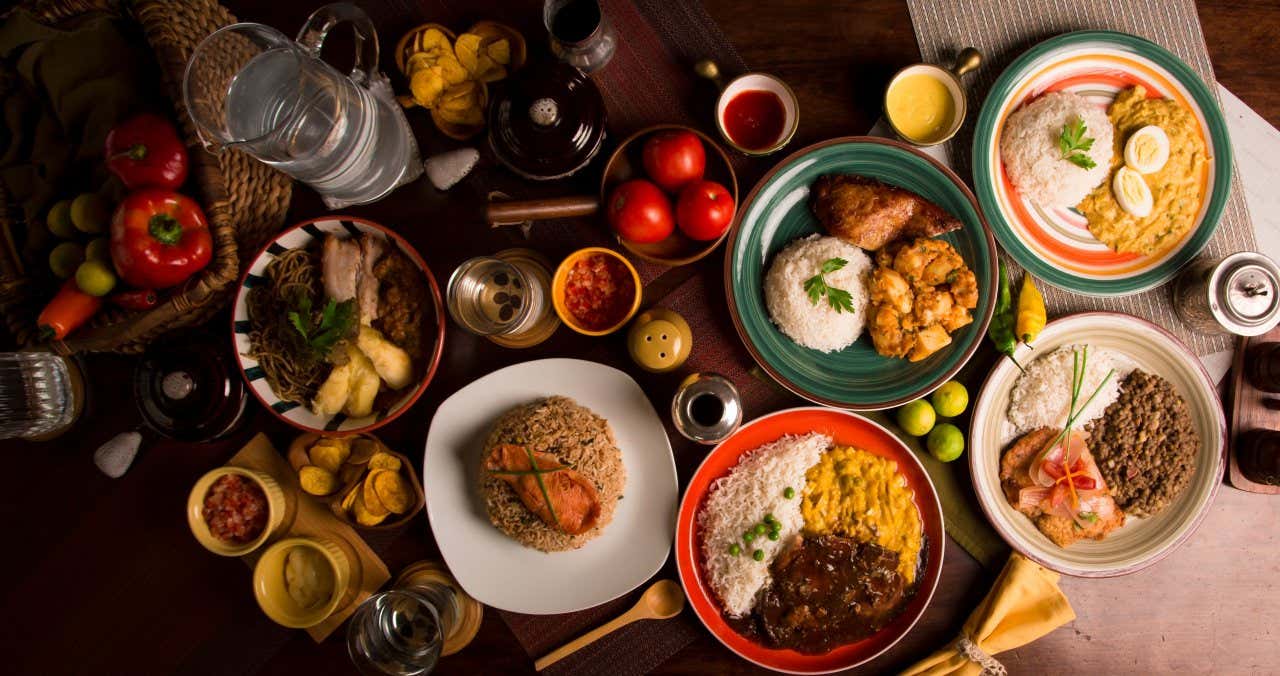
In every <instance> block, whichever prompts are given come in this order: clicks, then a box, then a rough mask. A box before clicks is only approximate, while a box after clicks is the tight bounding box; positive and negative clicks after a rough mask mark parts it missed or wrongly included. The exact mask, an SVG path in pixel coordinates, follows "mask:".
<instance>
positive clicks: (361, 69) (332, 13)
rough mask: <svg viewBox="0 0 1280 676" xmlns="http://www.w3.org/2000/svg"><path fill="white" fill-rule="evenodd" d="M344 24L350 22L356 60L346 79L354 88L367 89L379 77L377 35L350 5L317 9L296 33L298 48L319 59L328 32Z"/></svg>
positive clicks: (347, 3) (367, 18)
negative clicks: (354, 37)
mask: <svg viewBox="0 0 1280 676" xmlns="http://www.w3.org/2000/svg"><path fill="white" fill-rule="evenodd" d="M347 21H349V22H351V27H352V29H354V31H355V36H356V60H355V65H354V66H352V68H351V74H350V76H349V77H350V78H351V79H352V81H354V82H355V83H356V84H358V85H360V86H362V87H367V86H369V83H371V82H373V80H374V78H375V77H376V76H377V73H378V33H377V31H375V30H374V29H373V21H372V20H370V19H369V15H368V14H365V13H364V10H363V9H360V8H359V7H356V6H355V5H353V4H351V3H349V2H335V3H333V4H331V5H325V6H324V7H321V8H320V9H317V10H316V11H315V12H313V13H312V14H311V16H310V17H308V18H307V23H306V25H304V26H303V27H302V30H300V31H298V45H299V46H300V47H302V49H303V50H304V51H306V52H307V53H308V54H310V55H311V56H312V57H315V58H317V59H318V58H320V48H321V47H323V46H324V39H325V37H326V36H327V35H328V34H329V31H330V30H332V29H333V27H334V26H337V25H338V24H340V23H343V22H347Z"/></svg>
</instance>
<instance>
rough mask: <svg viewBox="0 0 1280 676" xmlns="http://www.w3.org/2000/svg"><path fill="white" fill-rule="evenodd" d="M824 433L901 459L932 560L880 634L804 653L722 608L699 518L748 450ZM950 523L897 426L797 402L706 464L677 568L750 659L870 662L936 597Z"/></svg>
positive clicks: (700, 607)
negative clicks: (776, 644) (730, 617)
mask: <svg viewBox="0 0 1280 676" xmlns="http://www.w3.org/2000/svg"><path fill="white" fill-rule="evenodd" d="M809 432H820V433H822V434H826V435H828V436H830V437H831V438H832V439H833V440H834V441H835V443H837V444H840V445H843V446H855V447H858V448H861V449H864V450H866V451H870V452H871V453H875V454H876V455H879V456H881V457H884V458H890V459H893V460H896V461H897V463H898V471H899V472H900V473H901V474H902V475H903V476H904V477H906V479H907V483H908V485H909V486H910V487H911V490H912V491H914V493H915V502H916V509H917V510H918V511H919V512H920V519H921V521H922V522H923V524H924V551H923V552H922V559H923V561H924V563H923V565H922V566H921V570H920V573H919V576H918V586H917V587H916V592H915V595H914V596H913V597H912V598H911V601H910V602H909V603H908V604H907V607H906V609H905V610H903V611H902V613H901V614H900V615H898V617H897V618H896V619H894V621H893V622H891V623H890V624H889V625H888V626H887V627H885V628H883V629H881V630H880V631H879V632H877V633H876V634H875V635H873V636H871V637H869V638H866V639H863V640H861V641H858V642H856V643H849V644H846V645H843V646H841V647H839V648H836V649H835V650H832V651H831V652H829V653H826V654H823V655H804V654H801V653H798V652H796V651H794V650H774V649H772V648H768V647H766V646H764V645H762V644H760V643H756V642H755V641H752V640H750V639H748V638H746V637H744V636H742V635H741V634H739V633H737V632H736V631H734V630H733V629H732V628H730V627H729V624H728V623H727V622H726V621H725V619H724V616H722V615H721V613H720V603H719V602H718V601H717V600H716V598H715V596H714V594H713V592H712V591H711V587H710V585H709V584H708V582H707V580H706V579H705V576H704V572H703V562H702V552H701V547H699V545H698V543H699V541H700V540H701V532H700V531H701V529H700V528H699V527H698V525H697V514H698V510H699V509H701V508H702V504H703V501H704V500H705V498H706V496H707V493H708V491H709V490H710V488H711V485H712V484H713V483H715V481H716V480H717V479H719V478H721V477H723V476H725V475H727V474H728V473H729V470H730V469H732V468H733V466H734V465H736V464H737V463H738V459H739V458H741V457H742V455H743V454H744V453H746V452H747V451H750V450H752V449H754V448H757V447H759V446H761V445H763V444H767V443H769V442H772V441H776V440H777V439H778V438H779V437H782V436H783V435H786V434H808V433H809ZM944 537H945V535H943V529H942V506H941V504H940V503H939V502H938V494H937V492H936V491H934V488H933V482H932V481H931V480H930V479H929V475H928V474H926V473H925V471H924V467H923V466H922V465H921V464H920V461H919V460H917V459H916V457H915V454H913V453H912V452H911V450H910V449H909V448H907V447H906V446H905V445H904V444H903V443H902V442H901V441H900V440H899V439H898V438H897V437H896V436H894V435H893V433H892V432H890V431H888V430H886V429H885V428H883V427H881V426H880V425H878V424H876V423H874V422H872V421H870V420H868V419H866V418H864V417H862V416H860V415H858V414H856V413H850V412H847V411H840V410H836V409H831V408H818V407H807V408H793V409H788V410H785V411H779V412H777V413H772V414H769V415H766V416H763V417H760V418H756V419H755V420H753V421H751V422H750V423H748V424H746V425H743V426H742V428H740V429H739V430H738V431H737V432H735V433H734V434H733V436H731V437H729V438H728V439H726V440H725V441H723V442H721V443H720V445H718V446H716V447H715V448H714V449H712V451H711V452H710V453H708V454H707V457H706V458H705V459H704V460H703V461H702V464H701V465H699V466H698V469H697V471H696V472H694V474H693V477H692V478H691V479H690V480H689V487H688V488H687V489H685V494H684V498H683V499H682V500H681V502H680V511H679V513H678V514H677V517H676V568H677V569H678V570H679V573H680V583H681V584H682V585H684V592H685V596H687V597H688V598H689V603H690V605H691V606H692V607H693V611H694V613H695V614H696V615H697V616H698V619H699V620H700V621H701V622H702V624H703V625H704V626H706V628H707V630H708V631H710V632H711V634H712V635H713V636H715V637H716V639H717V640H719V641H720V642H721V643H723V644H724V645H725V647H727V648H728V649H730V650H732V651H733V652H735V653H737V654H738V656H740V657H742V658H743V659H745V660H747V661H749V662H753V663H755V664H757V665H759V666H762V667H765V668H767V669H773V670H774V671H780V672H784V673H789V674H826V673H831V672H834V671H840V670H842V669H849V668H851V667H856V666H858V665H859V664H863V663H864V662H867V661H868V660H870V659H872V658H874V657H876V656H877V655H879V654H880V653H883V652H884V651H886V650H888V649H889V648H890V647H892V646H893V645H894V644H895V643H897V642H898V640H899V639H901V638H902V637H903V636H906V634H907V632H909V631H911V628H912V627H913V626H915V623H916V621H917V620H919V619H920V616H921V615H923V614H924V609H925V608H926V607H927V606H928V605H929V601H930V600H931V599H932V598H933V592H934V589H935V588H936V587H937V585H938V577H939V576H940V575H941V573H942V552H943V548H944V545H945V542H944V540H943V538H944Z"/></svg>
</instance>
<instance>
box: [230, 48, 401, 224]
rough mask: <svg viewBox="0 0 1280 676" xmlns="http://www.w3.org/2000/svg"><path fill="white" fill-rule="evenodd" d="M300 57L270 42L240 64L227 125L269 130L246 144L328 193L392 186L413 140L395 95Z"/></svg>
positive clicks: (360, 193) (338, 198)
mask: <svg viewBox="0 0 1280 676" xmlns="http://www.w3.org/2000/svg"><path fill="white" fill-rule="evenodd" d="M297 58H298V57H297V56H296V55H295V54H294V53H293V52H292V51H291V50H289V49H271V50H267V51H264V52H262V53H261V54H258V55H257V56H255V57H253V59H251V60H250V61H249V62H248V63H246V64H245V66H244V67H243V68H242V69H241V70H240V72H239V73H237V74H236V76H235V78H234V79H233V80H232V81H231V84H230V87H229V88H228V90H227V95H226V104H225V105H226V125H227V128H228V130H229V131H230V132H231V133H232V135H233V136H234V137H236V138H241V139H260V138H263V137H266V139H264V141H265V142H263V143H260V144H258V143H254V142H253V141H250V142H249V143H248V145H249V146H250V148H249V150H250V152H252V153H253V154H254V155H255V156H257V157H258V158H259V159H261V160H262V161H264V162H266V163H267V164H270V165H271V166H273V167H276V168H277V169H279V170H281V171H283V172H284V173H286V174H289V175H290V176H293V177H294V178H296V179H298V180H300V181H302V182H304V183H307V184H309V185H311V186H312V187H313V188H315V190H316V191H317V192H319V193H320V194H321V195H323V196H325V198H326V199H327V200H332V201H335V202H344V203H364V202H370V201H373V200H375V199H377V198H379V197H381V196H382V195H384V194H386V193H388V192H390V191H391V190H392V189H393V188H395V187H396V186H397V185H398V184H399V182H400V180H401V177H402V176H403V174H404V172H405V171H406V167H408V166H409V164H410V156H411V154H412V153H413V152H414V147H415V145H414V143H413V140H412V138H411V137H410V136H409V130H408V129H407V126H406V125H405V123H404V120H403V116H402V115H399V114H398V113H399V111H398V110H396V109H395V108H394V107H393V106H394V105H395V102H394V101H389V100H384V99H382V98H380V97H377V96H374V95H373V94H372V93H371V92H370V91H369V90H368V89H365V88H364V87H360V86H357V85H356V84H355V83H353V82H351V80H350V79H348V78H347V77H346V76H343V75H340V74H339V73H338V72H337V71H333V70H332V69H331V68H329V66H327V65H322V68H323V69H326V70H328V72H324V71H319V72H317V71H314V70H306V69H303V70H301V71H300V70H299V68H298V63H297ZM259 146H260V147H259ZM264 149H265V150H264Z"/></svg>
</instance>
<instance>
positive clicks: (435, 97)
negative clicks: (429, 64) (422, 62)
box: [409, 68, 447, 108]
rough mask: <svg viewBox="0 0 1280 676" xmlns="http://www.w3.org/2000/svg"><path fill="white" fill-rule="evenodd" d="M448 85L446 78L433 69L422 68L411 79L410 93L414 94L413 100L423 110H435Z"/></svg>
mask: <svg viewBox="0 0 1280 676" xmlns="http://www.w3.org/2000/svg"><path fill="white" fill-rule="evenodd" d="M446 85H447V83H446V82H445V79H444V76H442V75H440V74H439V73H436V72H435V71H433V70H432V69H431V68H421V69H419V70H418V71H417V72H415V73H414V74H413V76H412V77H410V78H409V91H410V92H413V99H414V100H415V101H417V102H418V105H420V106H422V107H423V108H434V107H435V106H436V103H438V102H439V101H440V97H441V96H442V95H443V94H444V90H445V86H446Z"/></svg>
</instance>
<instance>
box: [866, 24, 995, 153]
mask: <svg viewBox="0 0 1280 676" xmlns="http://www.w3.org/2000/svg"><path fill="white" fill-rule="evenodd" d="M981 63H982V53H981V52H979V51H978V50H976V49H974V48H973V47H966V48H964V49H962V50H960V53H959V54H957V55H956V60H955V63H954V64H953V65H952V66H951V68H950V69H949V70H948V69H946V68H943V67H942V66H937V65H934V64H932V63H917V64H913V65H910V66H907V67H906V68H903V69H902V70H900V71H898V72H897V73H895V74H894V76H893V77H892V78H891V79H890V80H889V86H888V87H885V89H884V103H883V105H884V117H885V119H886V120H888V121H889V126H890V127H892V128H893V132H894V133H895V134H897V135H898V138H900V139H902V140H903V141H906V142H907V143H910V144H911V145H913V146H916V147H920V148H924V147H928V146H935V145H938V144H939V143H945V142H947V141H949V140H951V137H952V136H955V135H956V132H957V131H959V130H960V126H961V125H962V124H964V117H965V114H966V113H967V112H968V97H967V96H965V92H964V86H963V85H962V84H960V77H961V76H962V75H964V74H965V73H968V72H969V71H972V70H974V69H975V68H977V67H978V66H979V65H980V64H981ZM921 73H923V74H927V75H931V76H933V77H934V78H937V80H938V81H939V82H942V84H944V85H946V87H947V91H948V92H949V93H950V94H951V100H952V101H954V102H955V112H954V114H952V116H951V122H950V124H948V125H947V127H946V130H945V132H944V133H942V134H940V135H938V136H936V137H933V138H928V139H917V138H912V137H911V136H908V135H907V134H905V133H903V131H902V129H900V128H899V127H898V125H897V123H896V122H895V121H894V119H893V116H892V115H890V114H889V92H891V91H893V87H894V85H896V84H898V83H899V82H900V81H902V79H903V78H905V77H907V76H910V75H918V74H921Z"/></svg>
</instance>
